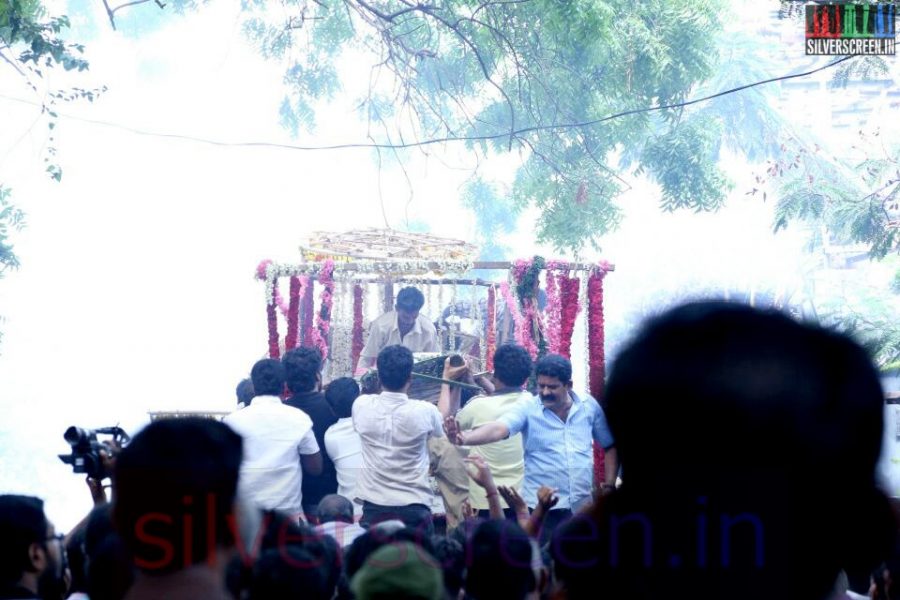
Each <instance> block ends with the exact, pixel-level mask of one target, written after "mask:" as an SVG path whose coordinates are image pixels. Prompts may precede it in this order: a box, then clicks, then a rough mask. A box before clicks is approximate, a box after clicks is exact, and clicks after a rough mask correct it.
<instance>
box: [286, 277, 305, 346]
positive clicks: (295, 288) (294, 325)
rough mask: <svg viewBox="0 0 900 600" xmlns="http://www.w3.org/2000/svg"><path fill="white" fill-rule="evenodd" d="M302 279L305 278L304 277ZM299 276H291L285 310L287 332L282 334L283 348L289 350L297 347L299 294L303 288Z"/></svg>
mask: <svg viewBox="0 0 900 600" xmlns="http://www.w3.org/2000/svg"><path fill="white" fill-rule="evenodd" d="M303 279H306V278H305V277H304V278H303ZM303 283H304V282H303V281H302V280H301V278H300V277H297V276H294V277H291V287H290V295H289V298H290V303H289V305H288V310H287V333H286V334H285V336H284V348H285V350H290V349H291V348H296V347H297V336H298V335H299V325H300V296H301V290H302V289H303V287H304V286H303Z"/></svg>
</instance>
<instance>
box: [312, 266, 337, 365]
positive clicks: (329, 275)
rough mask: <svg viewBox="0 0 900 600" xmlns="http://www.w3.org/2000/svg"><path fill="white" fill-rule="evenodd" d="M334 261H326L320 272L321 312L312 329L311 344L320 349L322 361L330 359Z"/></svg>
mask: <svg viewBox="0 0 900 600" xmlns="http://www.w3.org/2000/svg"><path fill="white" fill-rule="evenodd" d="M333 274H334V261H333V260H331V259H328V260H326V261H325V262H324V263H323V264H322V269H321V271H320V272H319V283H320V284H321V286H322V292H321V294H320V295H319V312H318V314H317V315H316V326H315V327H314V328H312V327H311V328H310V333H311V336H310V344H309V345H311V346H314V347H316V348H318V349H319V352H320V353H321V354H322V359H323V360H324V359H326V358H328V334H329V331H330V330H331V305H332V302H333V299H334V298H333V295H334V277H333Z"/></svg>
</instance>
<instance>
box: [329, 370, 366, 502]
mask: <svg viewBox="0 0 900 600" xmlns="http://www.w3.org/2000/svg"><path fill="white" fill-rule="evenodd" d="M357 397H359V385H357V383H356V381H355V380H354V379H353V378H352V377H339V378H337V379H335V380H333V381H332V382H331V383H329V384H328V387H327V388H326V389H325V400H327V401H328V404H330V405H331V409H332V410H333V411H334V414H335V416H336V417H337V418H338V420H337V423H335V424H334V425H332V426H331V427H329V428H328V430H327V431H326V432H325V452H326V454H328V457H329V458H331V461H332V462H333V463H334V468H335V471H337V484H338V487H337V493H338V495H340V496H343V497H344V498H350V499H351V500H352V499H354V498H356V480H357V478H358V477H359V471H360V469H362V466H363V459H362V442H361V441H360V439H359V434H358V433H356V430H355V429H353V402H354V401H355V400H356V398H357ZM320 506H321V504H320ZM352 512H353V514H355V515H356V516H357V517H358V516H360V515H362V504H360V503H358V502H354V503H353V511H352Z"/></svg>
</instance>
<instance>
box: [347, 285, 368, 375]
mask: <svg viewBox="0 0 900 600" xmlns="http://www.w3.org/2000/svg"><path fill="white" fill-rule="evenodd" d="M364 292H365V289H364V288H363V286H362V285H360V284H358V283H357V284H356V285H354V286H353V337H352V346H351V354H352V358H351V360H350V362H351V363H352V366H351V368H356V364H357V363H358V362H359V355H360V353H361V352H362V349H363V314H364V313H363V293H364Z"/></svg>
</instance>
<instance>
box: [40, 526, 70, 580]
mask: <svg viewBox="0 0 900 600" xmlns="http://www.w3.org/2000/svg"><path fill="white" fill-rule="evenodd" d="M44 539H45V541H48V542H49V541H52V540H56V541H57V542H58V543H59V575H62V573H65V571H66V569H67V568H68V567H69V556H68V554H67V553H66V545H65V544H64V543H63V541H64V540H65V539H66V536H65V535H64V534H62V533H54V534H53V535H48V536H47V537H46V538H44Z"/></svg>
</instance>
